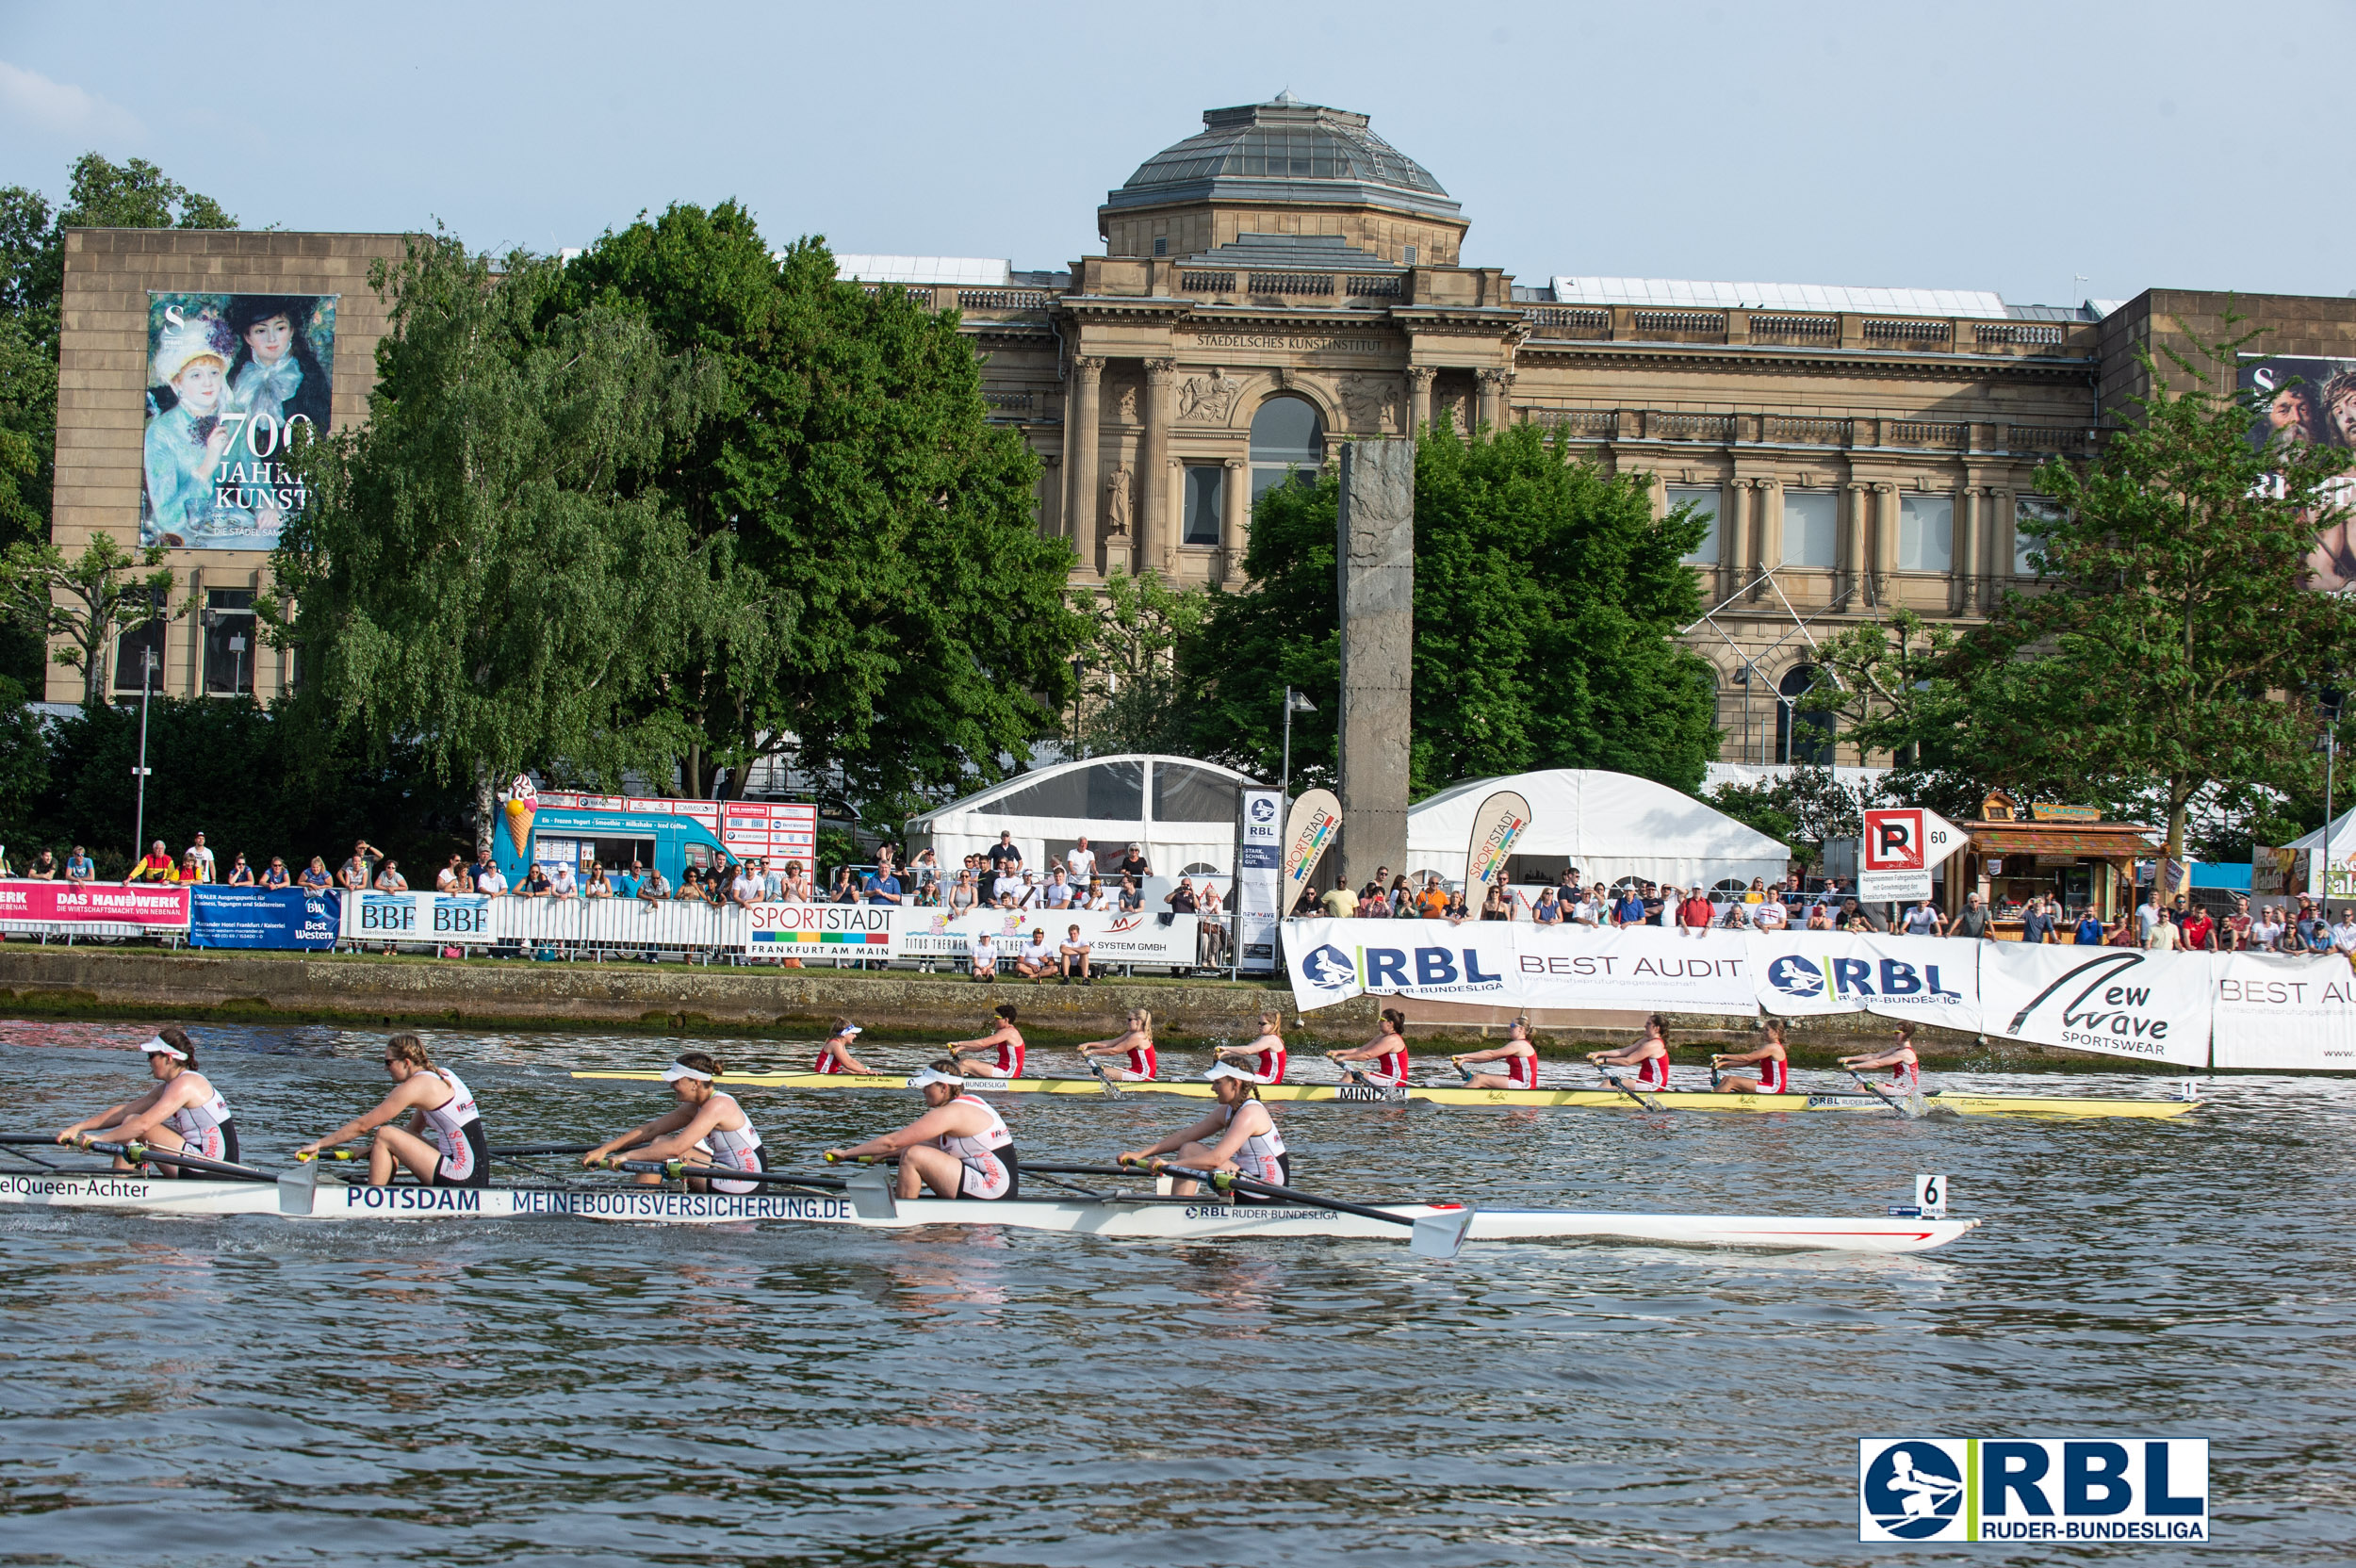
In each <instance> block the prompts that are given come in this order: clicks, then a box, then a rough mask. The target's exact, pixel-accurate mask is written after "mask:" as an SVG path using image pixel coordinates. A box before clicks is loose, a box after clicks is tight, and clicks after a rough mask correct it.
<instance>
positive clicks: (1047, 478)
mask: <svg viewBox="0 0 2356 1568" xmlns="http://www.w3.org/2000/svg"><path fill="white" fill-rule="evenodd" d="M1070 528H1071V519H1070V518H1069V517H1067V516H1066V515H1064V504H1063V453H1061V452H1041V453H1040V454H1039V531H1040V532H1041V533H1044V534H1048V535H1051V536H1053V537H1055V538H1066V537H1069V533H1068V530H1069V529H1070Z"/></svg>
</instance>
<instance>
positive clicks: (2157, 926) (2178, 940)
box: [2137, 910, 2184, 953]
mask: <svg viewBox="0 0 2356 1568" xmlns="http://www.w3.org/2000/svg"><path fill="white" fill-rule="evenodd" d="M2140 912H2141V911H2140V910H2138V911H2137V913H2140ZM2183 936H2184V933H2182V932H2180V931H2178V930H2177V929H2176V923H2175V922H2174V921H2172V920H2170V919H2168V917H2167V916H2166V915H2163V914H2161V913H2159V912H2158V911H2157V910H2153V911H2152V920H2151V935H2150V936H2148V937H2146V938H2145V939H2143V945H2144V946H2146V947H2148V948H2150V949H2151V951H2152V952H2154V953H2173V952H2175V951H2176V949H2177V948H2178V947H2179V946H2181V945H2182V939H2183Z"/></svg>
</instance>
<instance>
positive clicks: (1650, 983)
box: [1284, 919, 1759, 1015]
mask: <svg viewBox="0 0 2356 1568" xmlns="http://www.w3.org/2000/svg"><path fill="white" fill-rule="evenodd" d="M1284 958H1285V962H1286V964H1287V966H1288V967H1289V968H1290V969H1291V971H1292V977H1293V1000H1294V1002H1295V1004H1296V1005H1298V1006H1299V1007H1300V1008H1301V1011H1303V1012H1308V1011H1310V1010H1312V1009H1314V1008H1317V1007H1330V1006H1332V1005H1333V1004H1334V1003H1336V1002H1346V1001H1348V1000H1349V999H1350V998H1351V997H1353V996H1361V995H1366V994H1369V993H1371V994H1373V995H1377V996H1405V997H1413V998H1415V1000H1417V1001H1419V1002H1470V1003H1476V1004H1488V1005H1498V1006H1511V1007H1572V1008H1615V1009H1622V1010H1630V1009H1632V1010H1636V1011H1643V1012H1677V1013H1726V1014H1734V1015H1745V1014H1750V1013H1755V1012H1756V1011H1758V1008H1759V1001H1758V998H1757V996H1756V994H1755V988H1754V987H1753V985H1752V983H1751V979H1750V975H1749V967H1750V966H1749V951H1748V949H1747V948H1746V947H1745V946H1744V939H1742V937H1741V936H1740V935H1739V934H1736V933H1733V932H1700V933H1695V934H1692V935H1688V934H1686V933H1683V932H1679V931H1672V930H1663V929H1661V927H1658V926H1643V925H1637V926H1625V927H1621V928H1619V929H1616V930H1598V929H1595V928H1594V927H1590V926H1568V927H1565V926H1539V925H1527V924H1522V923H1517V922H1509V921H1466V922H1465V923H1463V924H1462V925H1450V924H1448V923H1446V922H1443V921H1394V920H1321V919H1309V920H1294V921H1287V922H1285V923H1284Z"/></svg>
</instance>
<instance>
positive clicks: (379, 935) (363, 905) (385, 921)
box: [342, 892, 518, 947]
mask: <svg viewBox="0 0 2356 1568" xmlns="http://www.w3.org/2000/svg"><path fill="white" fill-rule="evenodd" d="M515 902H518V901H516V900H512V899H499V900H494V899H489V898H485V897H483V895H482V894H481V893H436V892H410V893H362V894H361V895H360V896H359V897H357V898H347V899H345V900H344V914H343V932H342V935H343V937H344V939H346V940H348V941H368V942H402V943H415V942H430V943H432V944H434V946H437V947H480V946H483V945H484V944H485V943H488V942H490V941H492V940H493V939H494V936H493V932H492V929H491V914H492V907H493V906H494V904H508V903H515Z"/></svg>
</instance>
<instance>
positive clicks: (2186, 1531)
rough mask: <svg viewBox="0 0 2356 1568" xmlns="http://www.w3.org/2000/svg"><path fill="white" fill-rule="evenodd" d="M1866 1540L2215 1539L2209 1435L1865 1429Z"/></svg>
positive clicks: (1862, 1535) (1862, 1508)
mask: <svg viewBox="0 0 2356 1568" xmlns="http://www.w3.org/2000/svg"><path fill="white" fill-rule="evenodd" d="M1857 1539H1858V1540H1859V1541H1899V1542H1915V1543H1922V1542H1934V1541H2003V1542H2016V1541H2028V1542H2040V1543H2053V1544H2096V1543H2101V1542H2106V1541H2140V1542H2153V1543H2157V1542H2193V1541H2206V1540H2208V1539H2209V1440H2208V1439H2207V1438H2205V1437H2024V1438H2015V1437H1897V1438H1891V1437H1861V1438H1859V1439H1857Z"/></svg>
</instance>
